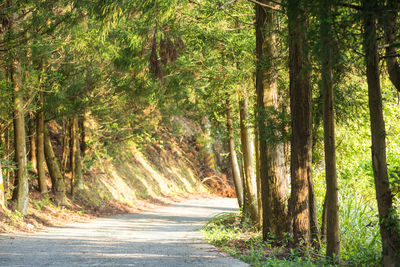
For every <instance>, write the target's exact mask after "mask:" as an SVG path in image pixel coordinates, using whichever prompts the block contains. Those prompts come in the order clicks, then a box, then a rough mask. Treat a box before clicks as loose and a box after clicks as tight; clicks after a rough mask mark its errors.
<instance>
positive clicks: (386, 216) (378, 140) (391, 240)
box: [362, 0, 400, 266]
mask: <svg viewBox="0 0 400 267" xmlns="http://www.w3.org/2000/svg"><path fill="white" fill-rule="evenodd" d="M362 8H363V13H364V14H363V24H364V25H363V26H364V50H365V63H366V73H367V83H368V99H369V110H370V121H371V137H372V146H371V150H372V167H373V170H374V179H375V191H376V198H377V202H378V212H379V224H380V233H381V238H382V255H383V265H384V266H395V264H396V263H399V262H400V233H399V232H397V229H396V227H394V226H393V225H395V222H394V221H393V220H396V219H397V218H395V216H393V214H392V213H393V212H395V211H394V209H393V199H392V193H391V190H390V184H389V178H388V171H387V162H386V131H385V121H384V118H383V111H382V95H381V87H380V78H379V60H378V50H377V40H376V39H377V36H376V30H377V29H376V18H377V17H376V16H377V14H375V12H376V11H377V10H379V8H378V1H376V0H375V1H373V0H363V1H362Z"/></svg>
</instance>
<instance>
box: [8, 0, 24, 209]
mask: <svg viewBox="0 0 400 267" xmlns="http://www.w3.org/2000/svg"><path fill="white" fill-rule="evenodd" d="M8 4H9V6H10V7H11V6H12V4H13V3H12V2H11V1H10V2H9V3H8ZM15 16H16V15H15V14H12V15H11V16H10V17H9V22H8V24H9V26H8V27H9V33H8V35H9V42H12V41H13V37H14V36H15V34H16V32H18V24H17V23H18V21H15ZM19 52H20V51H19V49H18V48H16V49H13V50H11V51H10V55H9V58H8V60H9V78H10V81H11V84H12V87H13V90H14V92H13V102H14V111H13V112H14V145H15V161H16V162H17V173H16V178H15V179H16V185H17V188H16V190H17V191H16V194H14V200H15V201H16V209H17V210H18V211H19V212H21V213H22V214H23V215H25V214H26V213H27V208H28V193H29V186H28V168H27V159H26V141H25V136H26V134H25V118H24V116H25V115H24V99H23V96H24V95H23V84H22V71H21V62H20V61H19V56H20V55H19Z"/></svg>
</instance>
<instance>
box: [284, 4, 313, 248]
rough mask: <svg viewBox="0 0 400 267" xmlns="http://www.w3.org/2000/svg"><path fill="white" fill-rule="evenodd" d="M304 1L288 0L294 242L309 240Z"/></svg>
mask: <svg viewBox="0 0 400 267" xmlns="http://www.w3.org/2000/svg"><path fill="white" fill-rule="evenodd" d="M303 6H304V2H302V1H301V2H300V3H299V1H296V0H289V1H288V6H287V12H288V23H289V76H290V110H291V116H292V122H291V127H292V136H291V157H290V162H291V168H290V172H291V185H292V192H291V197H290V201H289V202H290V203H289V209H290V215H291V218H290V219H291V227H292V230H293V237H294V243H295V245H298V244H300V243H301V241H302V240H303V239H304V240H305V242H306V244H307V243H308V242H309V241H310V212H309V210H310V208H309V181H310V179H311V177H310V176H311V171H310V170H311V152H312V105H311V102H312V94H311V84H310V76H311V75H310V74H311V73H310V72H311V71H310V70H311V66H310V56H309V51H308V41H307V36H306V31H307V28H308V21H307V15H306V14H305V10H304V9H303Z"/></svg>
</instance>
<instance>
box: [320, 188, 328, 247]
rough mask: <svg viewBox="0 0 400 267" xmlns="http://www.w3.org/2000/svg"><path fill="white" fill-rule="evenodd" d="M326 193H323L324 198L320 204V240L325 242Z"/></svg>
mask: <svg viewBox="0 0 400 267" xmlns="http://www.w3.org/2000/svg"><path fill="white" fill-rule="evenodd" d="M326 198H327V196H326V193H325V198H324V204H323V206H322V219H321V221H322V223H321V242H323V243H326V224H327V219H328V218H327V217H328V216H327V214H326V213H327V210H326V209H327V208H326Z"/></svg>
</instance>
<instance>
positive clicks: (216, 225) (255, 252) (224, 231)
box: [202, 195, 381, 267]
mask: <svg viewBox="0 0 400 267" xmlns="http://www.w3.org/2000/svg"><path fill="white" fill-rule="evenodd" d="M357 197H358V198H357ZM345 199H346V200H345V201H343V202H342V203H341V204H342V208H341V212H340V221H341V228H340V235H341V253H342V257H341V266H379V264H380V260H381V256H380V252H381V245H380V235H379V227H378V225H377V221H376V217H374V209H373V208H372V207H367V206H366V205H365V203H363V200H362V198H361V197H359V196H355V195H353V196H349V197H348V198H345ZM202 233H203V235H204V236H205V238H206V239H207V240H208V241H209V242H210V243H212V244H213V245H215V246H217V247H220V248H221V249H223V250H224V251H226V252H228V253H229V254H230V255H232V256H233V257H236V258H239V259H241V260H243V261H245V262H247V263H249V264H250V265H252V266H304V267H305V266H307V267H308V266H310V267H312V266H332V265H330V264H329V263H328V261H327V260H326V259H325V257H324V254H325V249H326V248H325V247H324V245H323V244H322V248H321V250H320V251H319V252H317V251H315V250H312V249H311V250H310V249H307V248H305V247H300V248H289V247H288V246H287V244H288V243H289V242H288V241H289V237H288V238H287V240H286V241H285V240H284V241H283V242H282V245H281V246H276V245H274V244H276V242H274V240H273V238H271V239H270V240H268V242H264V241H263V240H262V236H261V233H260V231H258V230H257V229H255V228H253V227H251V226H250V225H249V224H248V223H247V222H246V220H243V219H242V217H241V215H240V214H239V213H225V214H220V215H218V216H216V217H214V218H213V219H212V220H210V221H209V222H208V224H207V225H206V226H205V227H203V229H202ZM338 266H339V265H338Z"/></svg>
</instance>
